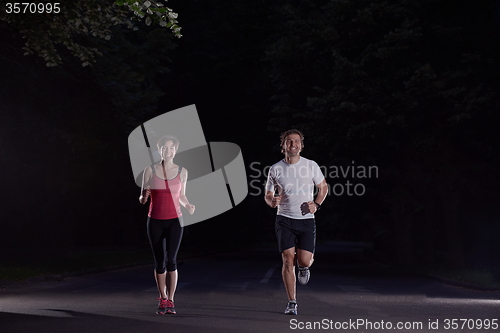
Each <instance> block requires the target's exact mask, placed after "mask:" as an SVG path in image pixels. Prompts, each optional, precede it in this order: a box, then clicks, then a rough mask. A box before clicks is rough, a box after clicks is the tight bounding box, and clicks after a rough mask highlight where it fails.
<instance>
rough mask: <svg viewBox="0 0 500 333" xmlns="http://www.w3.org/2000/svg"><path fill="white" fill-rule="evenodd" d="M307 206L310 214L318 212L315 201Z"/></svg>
mask: <svg viewBox="0 0 500 333" xmlns="http://www.w3.org/2000/svg"><path fill="white" fill-rule="evenodd" d="M307 206H308V207H309V212H310V213H311V214H314V213H316V211H317V210H318V206H317V205H316V204H315V203H314V201H309V202H307Z"/></svg>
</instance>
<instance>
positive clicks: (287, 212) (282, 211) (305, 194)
mask: <svg viewBox="0 0 500 333" xmlns="http://www.w3.org/2000/svg"><path fill="white" fill-rule="evenodd" d="M323 179H325V176H323V173H322V172H321V169H320V168H319V166H318V164H317V163H316V162H314V161H313V160H309V159H307V158H305V157H302V156H300V159H299V161H298V162H297V163H295V164H288V163H286V162H285V160H281V161H279V162H278V163H276V164H274V165H273V166H271V168H270V169H269V173H268V175H267V182H266V191H271V192H274V191H275V189H276V188H277V189H278V193H279V194H280V195H281V202H280V204H279V206H278V213H277V214H278V215H282V216H285V217H289V218H293V219H310V218H314V214H311V213H307V214H305V215H302V210H301V205H302V204H303V203H304V202H306V203H307V202H309V201H313V199H314V198H313V195H314V186H315V185H317V184H319V183H321V182H322V181H323Z"/></svg>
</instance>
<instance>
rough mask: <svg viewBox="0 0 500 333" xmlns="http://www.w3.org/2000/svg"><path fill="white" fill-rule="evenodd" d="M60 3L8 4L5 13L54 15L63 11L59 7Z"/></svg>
mask: <svg viewBox="0 0 500 333" xmlns="http://www.w3.org/2000/svg"><path fill="white" fill-rule="evenodd" d="M59 5H60V3H59V2H55V3H51V2H46V3H41V2H40V3H34V2H12V3H11V2H8V3H6V4H5V12H6V13H7V14H20V13H23V14H30V13H31V14H36V13H38V14H43V13H47V14H50V13H54V14H57V13H59V12H60V11H61V7H59Z"/></svg>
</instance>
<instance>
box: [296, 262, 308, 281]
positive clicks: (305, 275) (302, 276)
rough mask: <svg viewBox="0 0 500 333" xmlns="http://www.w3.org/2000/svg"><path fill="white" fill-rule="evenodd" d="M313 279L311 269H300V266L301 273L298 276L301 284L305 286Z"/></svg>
mask: <svg viewBox="0 0 500 333" xmlns="http://www.w3.org/2000/svg"><path fill="white" fill-rule="evenodd" d="M310 277H311V272H310V271H309V267H300V266H299V272H298V274H297V279H298V280H299V282H300V284H302V285H304V284H307V282H309V278H310Z"/></svg>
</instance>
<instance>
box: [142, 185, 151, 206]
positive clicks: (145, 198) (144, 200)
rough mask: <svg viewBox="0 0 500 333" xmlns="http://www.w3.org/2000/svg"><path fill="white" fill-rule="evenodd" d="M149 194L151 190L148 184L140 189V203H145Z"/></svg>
mask: <svg viewBox="0 0 500 333" xmlns="http://www.w3.org/2000/svg"><path fill="white" fill-rule="evenodd" d="M150 195H151V190H150V189H149V186H148V187H146V188H145V189H144V190H142V193H141V196H140V197H139V201H140V203H141V204H143V205H144V204H145V203H146V202H148V198H149V196H150Z"/></svg>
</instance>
